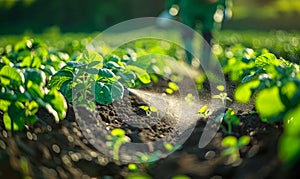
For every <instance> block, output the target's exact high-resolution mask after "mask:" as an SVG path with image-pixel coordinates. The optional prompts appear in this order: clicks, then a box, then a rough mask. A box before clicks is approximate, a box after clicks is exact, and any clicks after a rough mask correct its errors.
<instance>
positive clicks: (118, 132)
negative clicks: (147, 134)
mask: <svg viewBox="0 0 300 179" xmlns="http://www.w3.org/2000/svg"><path fill="white" fill-rule="evenodd" d="M125 134H126V133H125V131H124V130H123V129H119V128H116V129H113V130H112V131H111V135H109V136H107V140H109V141H110V142H107V145H108V146H109V147H111V148H112V149H113V152H114V154H113V159H114V160H115V161H118V160H119V151H120V147H121V145H123V144H125V143H128V142H130V138H129V137H127V136H126V135H125Z"/></svg>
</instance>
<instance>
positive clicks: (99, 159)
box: [0, 84, 298, 179]
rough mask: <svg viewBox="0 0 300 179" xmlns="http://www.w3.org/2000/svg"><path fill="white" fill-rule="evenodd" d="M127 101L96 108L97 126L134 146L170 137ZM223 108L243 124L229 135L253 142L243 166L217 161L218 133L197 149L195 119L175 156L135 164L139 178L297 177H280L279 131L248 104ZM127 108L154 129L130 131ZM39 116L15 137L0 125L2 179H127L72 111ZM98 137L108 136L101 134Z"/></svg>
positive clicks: (166, 125)
mask: <svg viewBox="0 0 300 179" xmlns="http://www.w3.org/2000/svg"><path fill="white" fill-rule="evenodd" d="M204 86H205V85H204ZM234 87H235V86H234V84H230V85H229V86H228V93H229V96H230V97H232V95H233V90H234ZM156 90H157V91H162V90H163V87H161V86H160V87H159V88H157V89H156ZM206 93H207V90H204V92H202V93H201V95H203V96H205V95H207V94H206ZM126 99H127V100H128V101H127V103H125V104H130V106H124V108H123V109H122V108H120V109H119V110H123V111H122V112H118V111H116V109H115V108H114V105H98V106H97V111H98V116H97V120H98V122H99V124H101V125H102V126H105V129H106V130H107V131H110V130H112V129H114V128H122V129H124V130H125V131H126V135H127V136H129V137H130V138H131V141H132V142H136V143H145V142H151V141H155V140H159V139H161V138H163V137H164V136H165V135H166V134H168V133H170V132H172V129H173V124H172V122H170V121H169V120H170V119H166V120H162V121H156V120H155V116H154V117H147V116H146V113H145V112H144V111H143V110H141V109H140V108H138V106H140V105H144V104H145V103H144V102H143V101H142V100H141V99H139V98H138V97H136V96H135V95H133V94H129V97H128V98H126ZM121 105H122V104H120V105H119V106H121ZM227 107H231V108H233V109H234V110H235V111H237V114H238V116H239V117H240V119H241V124H240V126H235V127H234V128H233V135H235V136H237V137H239V136H242V135H249V136H250V137H251V143H250V144H249V145H248V146H246V147H244V148H242V149H241V150H240V153H241V160H239V161H237V162H235V163H233V164H227V158H226V157H223V156H222V155H221V152H222V150H223V148H222V146H221V140H222V138H223V137H225V136H226V135H228V134H227V133H226V132H224V131H222V130H221V129H220V130H219V132H218V133H217V134H216V136H215V137H214V139H213V140H212V141H211V142H210V143H209V144H208V145H207V146H206V147H205V148H203V149H199V148H198V142H199V139H200V136H201V134H202V132H203V129H204V127H205V124H206V120H204V119H203V118H200V117H199V120H198V122H197V125H196V127H195V129H194V130H193V132H192V135H191V136H190V137H189V138H188V140H187V141H186V142H185V143H184V144H183V146H182V147H181V148H180V149H179V150H177V151H175V152H174V153H172V154H171V155H169V156H168V157H166V158H164V159H161V160H159V161H157V162H155V163H154V164H153V165H151V166H149V167H145V166H144V165H142V164H138V166H139V167H140V173H147V174H148V175H150V176H152V177H153V178H157V179H167V178H171V177H172V176H174V175H177V174H184V175H187V176H189V177H191V178H193V179H194V178H195V179H198V178H214V179H216V178H256V179H258V178H286V177H290V178H293V177H296V176H297V174H298V171H296V170H290V171H284V170H283V165H282V163H281V162H280V160H279V159H278V157H277V147H278V145H277V144H278V140H279V137H280V135H281V133H282V125H281V124H280V123H277V124H267V123H263V122H261V121H260V119H259V116H258V115H257V114H255V113H252V111H253V105H252V104H251V103H250V104H247V105H244V104H237V103H229V104H227ZM129 108H130V110H131V111H134V113H135V114H136V115H137V116H140V119H145V118H148V119H149V120H147V121H152V123H153V124H150V123H151V122H150V123H149V126H145V127H143V128H139V127H134V126H130V125H129V124H128V121H124V120H123V119H124V118H125V119H126V118H129V117H130V116H129V117H128V116H126V115H131V114H130V113H129V112H127V111H130V110H129ZM38 115H39V118H40V120H39V121H38V122H37V123H36V124H35V125H33V126H29V127H27V128H26V130H24V131H22V132H15V133H14V134H13V135H12V134H11V132H8V131H6V130H4V126H3V124H1V126H0V130H1V131H0V168H1V169H0V170H1V171H0V177H1V178H24V176H26V175H28V176H31V177H32V178H93V177H94V178H106V179H109V178H125V177H126V176H128V175H129V174H130V172H129V171H128V169H127V165H125V164H120V163H119V162H114V161H113V160H112V159H111V158H109V157H107V156H106V155H104V154H103V152H101V151H98V150H97V149H96V148H95V147H94V145H92V144H91V143H90V142H89V141H88V140H87V139H86V137H85V136H84V134H83V132H82V131H81V129H80V127H79V125H78V120H76V119H75V118H76V117H75V114H74V110H73V108H72V106H71V105H69V111H68V113H67V117H66V119H65V120H63V121H61V122H59V123H58V124H56V123H54V122H53V121H54V120H53V119H52V118H51V116H50V115H49V114H47V113H46V111H45V110H40V111H39V114H38ZM122 115H123V116H122ZM0 117H1V118H2V116H0ZM81 117H86V119H85V120H87V121H88V118H89V116H81ZM152 118H153V120H152ZM140 119H135V120H140ZM135 120H133V122H134V121H135ZM153 121H154V122H153ZM131 122H132V121H131ZM1 123H2V122H1ZM91 130H92V129H91ZM102 134H103V135H106V134H107V133H105V131H103V133H102ZM26 168H27V169H26Z"/></svg>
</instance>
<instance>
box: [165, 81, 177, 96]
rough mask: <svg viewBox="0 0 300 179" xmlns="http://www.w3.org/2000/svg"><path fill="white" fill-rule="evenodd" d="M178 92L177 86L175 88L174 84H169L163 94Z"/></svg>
mask: <svg viewBox="0 0 300 179" xmlns="http://www.w3.org/2000/svg"><path fill="white" fill-rule="evenodd" d="M178 90H179V88H178V86H177V84H176V83H174V82H169V83H168V88H167V89H166V90H165V92H166V93H167V94H173V93H174V92H176V91H178Z"/></svg>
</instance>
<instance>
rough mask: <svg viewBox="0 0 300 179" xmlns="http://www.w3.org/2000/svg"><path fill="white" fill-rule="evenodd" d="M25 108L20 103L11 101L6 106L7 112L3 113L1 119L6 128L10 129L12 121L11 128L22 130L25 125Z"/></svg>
mask: <svg viewBox="0 0 300 179" xmlns="http://www.w3.org/2000/svg"><path fill="white" fill-rule="evenodd" d="M25 112H26V111H25V109H24V106H23V105H22V104H21V103H18V102H17V103H12V104H11V105H10V106H9V107H8V111H7V113H4V116H3V120H4V125H5V128H6V129H7V130H12V128H11V124H12V121H13V128H14V129H13V130H16V131H18V130H22V129H23V128H24V125H25V117H26V114H25Z"/></svg>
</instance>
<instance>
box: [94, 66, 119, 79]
mask: <svg viewBox="0 0 300 179" xmlns="http://www.w3.org/2000/svg"><path fill="white" fill-rule="evenodd" d="M98 75H99V76H100V77H105V78H114V77H115V76H116V75H115V74H114V73H113V72H112V71H111V70H110V69H107V68H102V69H100V70H99V72H98Z"/></svg>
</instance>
